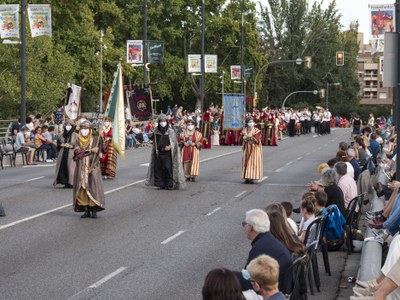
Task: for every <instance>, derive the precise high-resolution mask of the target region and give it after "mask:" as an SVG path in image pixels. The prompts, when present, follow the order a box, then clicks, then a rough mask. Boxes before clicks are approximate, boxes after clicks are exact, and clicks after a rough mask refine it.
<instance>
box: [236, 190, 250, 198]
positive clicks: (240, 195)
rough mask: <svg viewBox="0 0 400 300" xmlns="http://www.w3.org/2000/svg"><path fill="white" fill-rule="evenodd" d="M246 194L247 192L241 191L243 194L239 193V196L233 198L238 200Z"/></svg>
mask: <svg viewBox="0 0 400 300" xmlns="http://www.w3.org/2000/svg"><path fill="white" fill-rule="evenodd" d="M246 193H247V191H243V192H240V193H239V194H237V195H236V196H235V198H240V197H242V196H243V195H244V194H246Z"/></svg>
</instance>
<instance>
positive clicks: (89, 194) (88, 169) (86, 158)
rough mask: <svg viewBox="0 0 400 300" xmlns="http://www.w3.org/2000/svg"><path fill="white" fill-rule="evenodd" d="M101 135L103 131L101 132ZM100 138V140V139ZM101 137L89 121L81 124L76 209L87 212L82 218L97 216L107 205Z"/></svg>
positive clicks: (75, 195) (76, 173)
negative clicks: (102, 168)
mask: <svg viewBox="0 0 400 300" xmlns="http://www.w3.org/2000/svg"><path fill="white" fill-rule="evenodd" d="M99 134H100V135H101V132H99ZM99 139H100V140H99ZM101 149H102V143H101V137H100V136H99V135H97V134H95V133H94V132H93V129H92V128H91V124H90V122H89V121H83V122H82V123H81V124H80V129H79V136H78V142H77V145H76V147H75V153H74V160H75V161H76V168H75V176H74V184H73V185H74V195H73V204H74V211H76V212H82V211H84V212H85V213H84V214H83V215H82V218H89V217H92V218H97V211H100V210H103V209H104V207H105V206H104V205H105V199H104V188H103V180H102V178H101V171H100V156H101V154H102V151H101Z"/></svg>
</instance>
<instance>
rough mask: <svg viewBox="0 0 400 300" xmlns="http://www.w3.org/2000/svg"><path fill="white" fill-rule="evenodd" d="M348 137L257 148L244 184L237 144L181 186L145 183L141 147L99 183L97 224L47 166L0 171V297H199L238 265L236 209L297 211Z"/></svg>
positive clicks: (217, 150) (145, 156) (207, 159)
mask: <svg viewBox="0 0 400 300" xmlns="http://www.w3.org/2000/svg"><path fill="white" fill-rule="evenodd" d="M349 136H350V131H349V130H346V129H345V130H343V129H337V130H333V131H332V134H331V135H327V136H322V137H315V136H314V135H312V134H311V135H307V136H300V137H295V138H288V139H286V140H284V141H281V142H280V143H279V146H278V147H263V155H264V178H263V180H262V181H261V182H259V183H258V184H253V185H245V184H243V183H242V180H241V179H240V167H241V148H240V147H235V146H222V147H214V148H213V149H211V150H203V151H201V154H200V159H201V166H200V176H199V177H198V179H197V181H196V182H194V183H192V182H190V183H188V188H187V189H186V190H183V191H165V190H162V191H159V190H156V189H154V188H151V187H146V186H145V185H144V179H145V178H146V174H147V168H148V167H147V163H148V162H149V154H150V151H149V148H139V149H135V150H130V151H128V152H127V155H126V160H125V161H122V160H119V161H118V169H117V177H116V178H115V179H114V180H107V181H105V183H104V184H105V191H106V210H104V211H102V212H100V213H99V214H98V216H99V217H98V219H96V220H94V219H81V218H80V214H77V213H74V212H73V210H72V206H71V202H72V191H71V190H68V189H62V188H53V186H52V182H53V177H54V164H43V165H40V166H35V167H25V168H21V166H19V167H17V168H6V169H4V170H0V202H1V203H2V204H3V206H4V208H5V210H6V213H7V216H6V217H4V218H0V299H7V300H8V299H135V300H141V299H147V300H148V299H154V300H156V299H201V288H202V285H203V282H204V278H205V276H206V274H207V273H208V271H210V270H211V269H213V268H216V267H221V266H223V267H227V268H230V269H233V270H239V269H241V268H242V267H243V266H244V264H245V261H246V258H247V254H248V251H249V249H250V241H248V240H247V239H246V237H245V236H244V234H243V231H242V227H241V222H242V220H243V218H244V213H245V211H247V210H249V209H252V208H264V207H265V206H266V205H268V204H269V203H272V202H280V201H291V202H292V203H294V206H295V207H297V206H298V203H299V200H300V198H301V194H302V193H303V192H304V191H305V190H306V185H307V183H308V182H309V181H311V180H314V179H317V177H318V176H317V171H316V169H317V166H318V165H319V164H320V163H321V162H323V161H326V160H327V159H329V158H331V157H333V156H334V154H335V153H336V150H337V147H338V144H339V142H340V141H342V140H345V141H348V139H349ZM338 257H339V258H338V259H341V260H344V256H343V255H339V256H338ZM340 263H342V262H331V264H332V265H335V264H339V265H340ZM335 278H336V277H335ZM331 281H333V283H331ZM331 281H329V285H331V286H330V287H327V288H329V289H332V284H334V282H335V281H334V280H331ZM336 281H338V279H337V278H336ZM322 284H323V286H322V289H324V282H323V283H322ZM332 294H333V292H332ZM329 298H330V297H329V296H328V297H325V299H329ZM316 299H317V298H316ZM332 299H333V298H332Z"/></svg>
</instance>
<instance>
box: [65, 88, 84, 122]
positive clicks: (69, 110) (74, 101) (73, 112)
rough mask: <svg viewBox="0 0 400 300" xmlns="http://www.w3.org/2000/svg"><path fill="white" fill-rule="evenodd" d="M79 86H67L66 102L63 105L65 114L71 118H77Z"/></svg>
mask: <svg viewBox="0 0 400 300" xmlns="http://www.w3.org/2000/svg"><path fill="white" fill-rule="evenodd" d="M81 89H82V88H81V87H80V86H77V85H75V84H71V85H70V86H69V88H68V94H67V103H66V105H65V114H66V115H67V116H68V118H69V119H71V120H76V119H77V118H78V112H79V103H80V101H81Z"/></svg>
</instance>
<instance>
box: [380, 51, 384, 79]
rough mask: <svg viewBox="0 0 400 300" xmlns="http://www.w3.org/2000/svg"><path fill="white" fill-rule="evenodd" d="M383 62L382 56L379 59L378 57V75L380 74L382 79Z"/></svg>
mask: <svg viewBox="0 0 400 300" xmlns="http://www.w3.org/2000/svg"><path fill="white" fill-rule="evenodd" d="M384 62H385V59H384V57H383V56H380V57H379V74H381V75H382V77H383V68H384Z"/></svg>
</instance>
